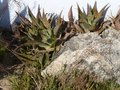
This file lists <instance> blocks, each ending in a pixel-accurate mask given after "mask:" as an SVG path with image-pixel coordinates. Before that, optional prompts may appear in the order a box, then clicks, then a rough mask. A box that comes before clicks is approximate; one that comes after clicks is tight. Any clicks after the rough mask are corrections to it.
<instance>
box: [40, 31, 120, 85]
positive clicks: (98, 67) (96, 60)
mask: <svg viewBox="0 0 120 90" xmlns="http://www.w3.org/2000/svg"><path fill="white" fill-rule="evenodd" d="M57 56H58V57H57V58H56V59H55V60H54V61H53V62H52V63H51V64H50V65H49V66H47V67H46V69H45V70H43V71H42V73H41V74H42V75H43V76H45V75H58V74H60V73H62V72H63V71H67V72H70V71H71V70H74V69H77V70H79V71H81V70H84V69H87V70H88V71H90V72H91V73H95V75H96V76H98V77H99V79H100V80H103V79H111V78H116V79H117V82H118V83H119V84H120V32H119V31H116V30H105V31H104V32H103V33H102V34H101V35H98V34H97V33H86V34H80V35H78V36H75V37H73V38H72V39H70V40H69V41H67V42H66V43H65V45H64V47H63V48H62V49H61V51H60V52H59V54H58V55H57Z"/></svg>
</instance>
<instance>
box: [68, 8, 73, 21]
mask: <svg viewBox="0 0 120 90" xmlns="http://www.w3.org/2000/svg"><path fill="white" fill-rule="evenodd" d="M68 19H69V21H70V22H73V21H74V19H73V12H72V6H71V7H70V10H69V12H68Z"/></svg>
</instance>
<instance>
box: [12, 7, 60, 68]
mask: <svg viewBox="0 0 120 90" xmlns="http://www.w3.org/2000/svg"><path fill="white" fill-rule="evenodd" d="M17 14H18V13H17ZM28 14H29V17H30V20H29V19H27V18H25V17H23V16H21V15H20V14H18V17H19V19H20V25H18V26H17V29H18V30H17V31H19V33H20V34H19V37H18V38H17V41H19V45H18V46H17V47H16V48H15V49H14V50H12V51H13V53H14V55H15V56H16V57H17V58H19V59H20V60H22V61H24V62H27V63H28V62H29V63H32V64H33V62H35V63H40V64H39V65H41V66H42V65H43V66H44V64H45V62H46V60H51V59H52V55H53V54H54V52H56V50H57V49H59V45H57V44H56V43H57V36H56V32H57V29H58V28H59V25H60V24H61V18H60V16H55V15H53V14H52V15H50V17H49V18H48V17H47V14H45V12H44V11H43V13H42V14H41V12H40V8H38V13H37V17H35V16H34V15H33V13H32V12H31V10H30V9H29V8H28ZM35 63H34V64H35Z"/></svg>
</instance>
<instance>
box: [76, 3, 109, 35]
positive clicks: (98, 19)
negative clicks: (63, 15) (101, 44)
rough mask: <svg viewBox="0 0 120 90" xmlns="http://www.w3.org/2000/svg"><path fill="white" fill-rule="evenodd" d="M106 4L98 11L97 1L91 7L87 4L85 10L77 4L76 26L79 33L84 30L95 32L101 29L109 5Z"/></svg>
mask: <svg viewBox="0 0 120 90" xmlns="http://www.w3.org/2000/svg"><path fill="white" fill-rule="evenodd" d="M107 6H108V5H106V6H104V7H103V8H102V9H101V10H100V11H98V10H97V2H95V4H94V6H93V7H91V6H90V5H89V4H88V5H87V12H85V10H84V9H83V11H82V10H81V9H80V7H79V5H77V7H78V21H77V25H76V28H77V29H78V31H80V32H81V33H86V32H95V31H99V30H100V29H102V27H101V26H102V24H103V22H104V18H105V15H106V12H107V10H108V8H109V7H107Z"/></svg>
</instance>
